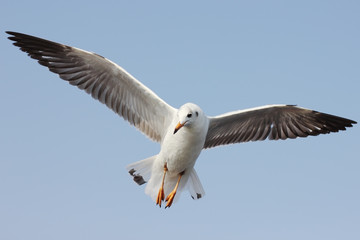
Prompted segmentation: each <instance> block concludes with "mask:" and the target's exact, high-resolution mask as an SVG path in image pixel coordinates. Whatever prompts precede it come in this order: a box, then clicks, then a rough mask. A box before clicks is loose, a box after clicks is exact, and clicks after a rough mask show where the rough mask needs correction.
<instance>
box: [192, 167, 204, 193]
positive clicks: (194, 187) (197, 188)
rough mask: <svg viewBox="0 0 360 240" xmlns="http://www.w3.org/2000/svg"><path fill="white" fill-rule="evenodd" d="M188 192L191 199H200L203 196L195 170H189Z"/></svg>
mask: <svg viewBox="0 0 360 240" xmlns="http://www.w3.org/2000/svg"><path fill="white" fill-rule="evenodd" d="M188 187H189V192H190V194H191V197H192V198H193V199H195V200H196V199H200V198H202V197H203V196H204V195H205V191H204V188H203V186H202V185H201V182H200V179H199V177H198V175H197V174H196V171H195V169H194V168H193V169H191V172H190V177H189V182H188Z"/></svg>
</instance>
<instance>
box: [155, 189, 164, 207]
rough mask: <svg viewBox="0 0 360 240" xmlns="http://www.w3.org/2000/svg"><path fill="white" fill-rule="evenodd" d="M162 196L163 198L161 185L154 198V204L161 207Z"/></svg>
mask: <svg viewBox="0 0 360 240" xmlns="http://www.w3.org/2000/svg"><path fill="white" fill-rule="evenodd" d="M164 198H165V193H164V188H163V187H162V186H161V187H160V189H159V193H158V195H157V198H156V205H159V207H161V202H162V201H164Z"/></svg>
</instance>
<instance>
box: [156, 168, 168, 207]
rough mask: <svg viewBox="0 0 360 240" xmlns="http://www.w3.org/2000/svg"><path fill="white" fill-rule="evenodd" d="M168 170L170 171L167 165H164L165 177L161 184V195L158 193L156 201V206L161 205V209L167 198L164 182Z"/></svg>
mask: <svg viewBox="0 0 360 240" xmlns="http://www.w3.org/2000/svg"><path fill="white" fill-rule="evenodd" d="M167 170H168V169H167V165H166V163H165V165H164V175H163V178H162V182H161V187H160V189H159V193H158V195H157V199H156V205H159V207H161V202H162V201H164V198H165V193H164V181H165V175H166V172H167Z"/></svg>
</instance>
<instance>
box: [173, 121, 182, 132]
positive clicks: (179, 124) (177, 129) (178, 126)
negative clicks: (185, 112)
mask: <svg viewBox="0 0 360 240" xmlns="http://www.w3.org/2000/svg"><path fill="white" fill-rule="evenodd" d="M184 125H185V123H183V124H181V123H180V122H179V123H178V124H177V125H176V127H175V130H174V134H175V133H176V132H177V131H179V129H180V128H182V127H183V126H184Z"/></svg>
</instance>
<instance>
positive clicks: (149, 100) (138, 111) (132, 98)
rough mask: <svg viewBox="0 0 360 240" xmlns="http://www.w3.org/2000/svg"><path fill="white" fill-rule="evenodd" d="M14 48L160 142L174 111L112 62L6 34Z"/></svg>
mask: <svg viewBox="0 0 360 240" xmlns="http://www.w3.org/2000/svg"><path fill="white" fill-rule="evenodd" d="M7 33H8V34H9V35H11V36H10V37H9V39H10V40H12V41H14V43H13V44H14V45H15V46H17V47H19V48H20V49H21V50H22V51H24V52H26V53H27V54H28V55H29V56H30V57H31V58H33V59H36V60H38V62H39V64H41V65H43V66H45V67H47V68H49V70H50V71H51V72H54V73H56V74H58V75H59V76H60V78H62V79H63V80H66V81H68V82H69V83H70V84H71V85H74V86H77V87H78V88H79V89H81V90H84V91H86V92H87V93H88V94H90V95H91V96H92V97H93V98H94V99H97V100H99V101H100V102H101V103H103V104H105V105H106V106H108V107H109V108H110V109H112V110H113V111H114V112H116V113H117V114H118V115H120V116H121V117H123V118H124V119H125V120H127V121H129V122H130V124H132V125H134V126H135V127H137V128H138V129H139V130H141V131H142V132H143V133H144V134H145V135H147V136H148V137H149V138H151V139H153V140H155V141H158V142H159V141H161V140H162V138H163V136H164V134H165V131H166V130H167V126H168V125H169V124H170V121H171V119H172V116H173V115H174V114H175V108H173V107H171V106H170V105H168V104H167V103H166V102H164V101H163V100H162V99H161V98H159V97H158V96H157V95H156V94H155V93H154V92H152V91H151V90H150V89H148V88H147V87H146V86H144V85H143V84H142V83H140V82H139V81H138V80H136V79H135V78H134V77H133V76H131V75H130V74H129V73H127V72H126V71H125V70H124V69H122V68H121V67H120V66H118V65H116V64H115V63H113V62H111V61H110V60H108V59H106V58H104V57H102V56H100V55H98V54H95V53H90V52H87V51H84V50H81V49H78V48H74V47H70V46H66V45H63V44H59V43H56V42H51V41H48V40H45V39H41V38H37V37H33V36H30V35H26V34H22V33H16V32H7Z"/></svg>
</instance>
